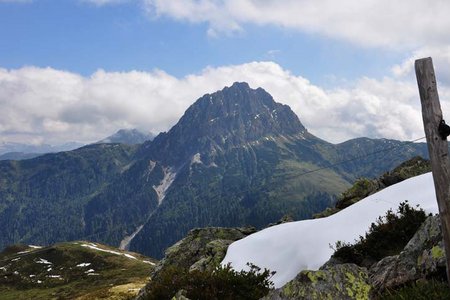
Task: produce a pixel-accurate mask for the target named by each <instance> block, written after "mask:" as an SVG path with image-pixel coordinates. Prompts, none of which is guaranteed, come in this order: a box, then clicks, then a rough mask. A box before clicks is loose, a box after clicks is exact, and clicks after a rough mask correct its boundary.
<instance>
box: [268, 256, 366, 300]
mask: <svg viewBox="0 0 450 300" xmlns="http://www.w3.org/2000/svg"><path fill="white" fill-rule="evenodd" d="M370 291H371V287H370V285H369V283H368V273H367V269H365V268H361V267H358V266H357V265H355V264H342V265H335V266H331V267H330V268H328V269H324V270H318V271H302V272H300V273H299V274H298V275H297V276H296V277H295V278H294V279H293V280H291V281H289V282H288V283H287V284H285V285H284V286H283V287H281V288H279V289H276V290H274V291H271V292H270V293H269V294H268V295H267V296H266V297H264V298H263V299H264V300H284V299H286V300H287V299H308V300H314V299H317V300H322V299H330V300H331V299H369V296H370Z"/></svg>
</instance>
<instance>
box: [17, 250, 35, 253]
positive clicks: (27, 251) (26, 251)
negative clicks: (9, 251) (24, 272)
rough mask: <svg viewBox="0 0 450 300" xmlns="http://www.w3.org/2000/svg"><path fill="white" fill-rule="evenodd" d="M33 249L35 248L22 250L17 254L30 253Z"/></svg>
mask: <svg viewBox="0 0 450 300" xmlns="http://www.w3.org/2000/svg"><path fill="white" fill-rule="evenodd" d="M31 251H33V250H25V251H20V252H17V254H25V253H29V252H31Z"/></svg>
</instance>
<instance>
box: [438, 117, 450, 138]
mask: <svg viewBox="0 0 450 300" xmlns="http://www.w3.org/2000/svg"><path fill="white" fill-rule="evenodd" d="M438 132H439V136H440V137H441V139H443V140H446V139H447V137H448V136H449V135H450V126H448V125H447V124H445V121H444V120H441V122H440V123H439V127H438Z"/></svg>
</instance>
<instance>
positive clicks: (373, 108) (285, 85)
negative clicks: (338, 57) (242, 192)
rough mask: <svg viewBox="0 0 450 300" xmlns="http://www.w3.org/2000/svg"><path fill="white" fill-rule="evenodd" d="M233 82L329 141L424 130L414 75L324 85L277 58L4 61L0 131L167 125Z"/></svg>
mask: <svg viewBox="0 0 450 300" xmlns="http://www.w3.org/2000/svg"><path fill="white" fill-rule="evenodd" d="M234 81H246V82H248V83H249V84H250V86H251V87H253V88H257V87H263V88H264V89H265V90H266V91H268V92H269V93H271V94H272V95H273V97H274V99H275V100H276V101H278V102H282V103H285V104H288V105H289V106H290V107H291V108H292V109H293V110H294V111H295V112H296V113H297V115H299V117H300V120H301V121H302V122H303V123H304V125H305V126H306V127H307V128H308V129H309V130H310V131H311V132H312V133H313V134H316V135H317V136H319V137H321V138H323V139H326V140H328V141H332V142H341V141H344V140H346V139H349V138H355V137H360V136H368V137H385V138H395V139H401V140H411V139H415V138H418V137H421V136H423V129H422V120H421V111H420V109H421V108H420V101H419V96H418V91H417V87H416V83H415V80H406V79H402V78H389V77H386V78H384V79H382V80H375V79H371V78H361V79H359V80H357V81H356V82H354V83H353V84H352V86H351V87H350V88H348V87H346V88H335V89H331V90H325V89H322V88H320V87H318V86H315V85H313V84H311V83H310V82H309V81H308V80H307V79H305V78H303V77H301V76H296V75H294V74H292V73H290V72H289V71H287V70H284V69H283V68H281V67H280V66H279V65H277V64H275V63H272V62H252V63H247V64H242V65H234V66H223V67H218V68H212V67H208V68H205V69H204V70H203V71H202V72H200V73H199V74H192V75H189V76H186V77H184V78H176V77H174V76H171V75H169V74H167V73H165V72H163V71H160V70H155V71H153V72H138V71H131V72H123V73H118V72H105V71H103V70H99V71H97V72H95V73H94V74H92V75H91V76H90V77H83V76H80V75H78V74H74V73H70V72H65V71H60V70H55V69H51V68H35V67H24V68H21V69H13V70H7V69H1V68H0V91H1V92H0V106H1V107H2V109H1V110H0V136H1V138H2V140H3V141H16V142H27V141H34V142H37V141H38V142H45V143H51V144H58V143H63V142H68V141H80V142H91V141H96V140H99V139H101V138H103V137H105V136H107V135H109V134H111V133H113V132H115V131H116V130H118V129H120V128H135V127H137V128H140V129H143V130H147V131H153V132H159V131H165V130H168V129H169V128H170V127H171V126H173V125H174V124H175V123H176V122H177V120H178V119H179V118H180V117H181V116H182V114H183V112H184V111H185V110H186V109H187V108H188V107H189V105H191V104H192V103H193V102H194V101H195V100H196V99H198V98H199V97H201V96H202V95H204V94H206V93H212V92H214V91H216V90H219V89H222V88H223V87H224V86H229V85H231V84H232V83H233V82H234ZM439 92H440V95H441V102H442V103H441V104H442V107H443V110H444V115H445V112H446V111H447V109H448V108H450V105H449V101H450V88H449V87H448V85H445V84H443V85H441V86H440V87H439Z"/></svg>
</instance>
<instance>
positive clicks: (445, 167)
mask: <svg viewBox="0 0 450 300" xmlns="http://www.w3.org/2000/svg"><path fill="white" fill-rule="evenodd" d="M415 69H416V77H417V84H418V86H419V93H420V101H421V103H422V118H423V125H424V127H425V135H426V137H427V144H428V152H429V155H430V160H431V170H432V172H433V180H434V188H435V190H436V198H437V202H438V207H439V216H440V218H441V224H442V236H443V238H444V248H445V253H446V257H447V279H448V282H449V285H450V235H449V234H450V181H449V170H450V165H449V158H448V142H447V138H446V137H444V138H443V137H441V135H440V134H439V131H438V128H439V124H440V123H441V121H442V120H443V117H442V111H441V104H440V103H439V95H438V91H437V86H436V77H435V74H434V68H433V61H432V59H431V57H428V58H422V59H418V60H416V62H415Z"/></svg>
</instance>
